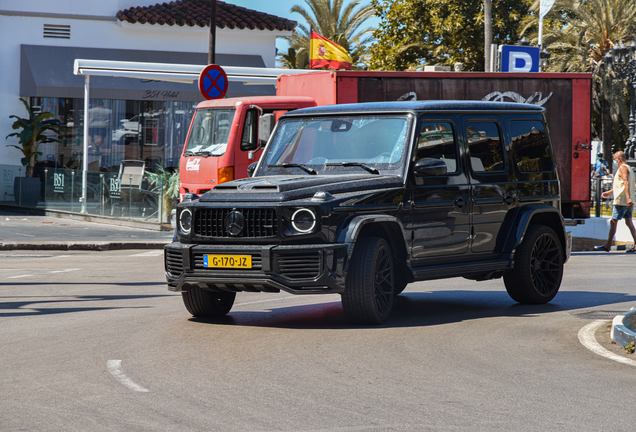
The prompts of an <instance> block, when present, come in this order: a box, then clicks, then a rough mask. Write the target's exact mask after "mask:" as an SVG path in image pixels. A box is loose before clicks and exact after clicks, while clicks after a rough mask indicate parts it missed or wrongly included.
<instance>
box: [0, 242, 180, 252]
mask: <svg viewBox="0 0 636 432" xmlns="http://www.w3.org/2000/svg"><path fill="white" fill-rule="evenodd" d="M168 243H170V242H167V241H166V242H95V243H82V242H68V243H49V242H42V243H0V251H14V250H49V251H52V250H55V251H79V250H83V251H109V250H126V249H163V247H164V246H165V245H167V244H168Z"/></svg>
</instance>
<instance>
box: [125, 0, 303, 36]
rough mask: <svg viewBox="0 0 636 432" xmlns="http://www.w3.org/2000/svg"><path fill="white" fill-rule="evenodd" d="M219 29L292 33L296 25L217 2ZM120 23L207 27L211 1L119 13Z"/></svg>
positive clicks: (181, 1) (191, 0)
mask: <svg viewBox="0 0 636 432" xmlns="http://www.w3.org/2000/svg"><path fill="white" fill-rule="evenodd" d="M216 5H217V6H216V26H217V27H218V28H226V27H227V28H230V29H235V28H238V29H241V30H243V29H250V30H255V29H259V30H271V31H274V30H278V31H291V30H293V29H294V27H296V24H297V23H296V21H291V20H288V19H286V18H281V17H278V16H276V15H270V14H266V13H264V12H258V11H255V10H252V9H246V8H244V7H240V6H235V5H233V4H228V3H225V2H222V1H218V0H217V2H216ZM117 19H119V20H120V21H122V22H129V23H131V24H135V23H140V24H146V23H149V24H159V25H170V26H172V25H178V26H185V25H187V26H190V27H194V26H199V27H207V26H208V23H209V21H210V3H209V0H178V1H171V2H170V3H163V4H159V3H157V4H156V5H154V6H141V7H131V8H129V9H124V10H121V11H119V12H117Z"/></svg>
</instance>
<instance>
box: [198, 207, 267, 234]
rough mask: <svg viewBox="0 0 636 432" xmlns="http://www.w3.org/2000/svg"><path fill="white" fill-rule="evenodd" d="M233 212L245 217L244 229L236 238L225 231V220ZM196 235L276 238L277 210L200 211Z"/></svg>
mask: <svg viewBox="0 0 636 432" xmlns="http://www.w3.org/2000/svg"><path fill="white" fill-rule="evenodd" d="M233 211H237V212H240V213H241V215H242V216H243V229H242V230H241V231H240V233H238V234H237V235H234V236H232V235H230V233H228V231H227V230H226V229H225V218H226V217H227V216H228V215H229V214H230V213H231V212H233ZM194 234H195V235H198V236H201V237H236V238H256V237H275V236H276V235H277V234H278V219H277V218H276V210H275V209H199V210H197V211H196V212H195V215H194Z"/></svg>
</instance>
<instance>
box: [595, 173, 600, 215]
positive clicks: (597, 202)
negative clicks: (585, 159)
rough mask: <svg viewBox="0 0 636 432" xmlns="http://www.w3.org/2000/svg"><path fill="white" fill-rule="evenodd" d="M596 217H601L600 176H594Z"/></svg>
mask: <svg viewBox="0 0 636 432" xmlns="http://www.w3.org/2000/svg"><path fill="white" fill-rule="evenodd" d="M596 217H601V177H600V176H599V177H596Z"/></svg>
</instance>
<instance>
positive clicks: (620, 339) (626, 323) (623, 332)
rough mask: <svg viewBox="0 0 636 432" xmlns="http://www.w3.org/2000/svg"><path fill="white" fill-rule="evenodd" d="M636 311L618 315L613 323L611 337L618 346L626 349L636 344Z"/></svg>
mask: <svg viewBox="0 0 636 432" xmlns="http://www.w3.org/2000/svg"><path fill="white" fill-rule="evenodd" d="M635 327H636V309H634V308H632V309H631V310H630V311H629V312H625V313H622V314H620V315H616V316H615V317H614V320H613V321H612V332H611V333H610V337H611V338H612V340H613V341H614V342H616V343H617V344H618V345H620V346H622V347H624V346H627V345H629V344H630V343H631V342H636V331H635V330H634V328H635Z"/></svg>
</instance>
